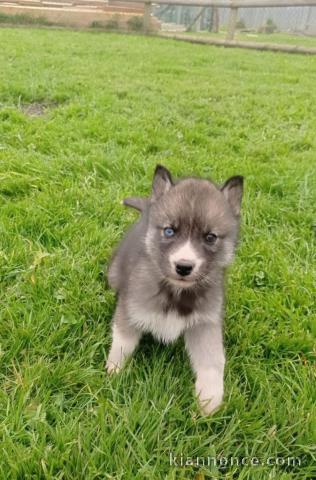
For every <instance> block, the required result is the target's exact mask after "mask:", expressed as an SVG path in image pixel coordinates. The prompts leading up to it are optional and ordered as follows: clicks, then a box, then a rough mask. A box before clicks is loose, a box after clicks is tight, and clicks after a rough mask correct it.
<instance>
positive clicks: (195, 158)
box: [0, 28, 316, 480]
mask: <svg viewBox="0 0 316 480" xmlns="http://www.w3.org/2000/svg"><path fill="white" fill-rule="evenodd" d="M0 43H1V49H0V65H1V68H0V199H1V222H0V229H1V231H0V233H1V235H0V242H1V243H0V280H1V303H0V305H1V306H0V312H1V313H0V315H1V319H0V322H1V323H0V360H1V366H0V378H1V380H0V381H1V393H0V439H1V440H0V445H1V456H0V478H1V480H2V479H4V480H8V479H21V480H24V479H59V480H61V479H67V480H73V479H85V480H90V479H100V480H101V479H115V480H119V479H133V480H134V479H136V480H143V479H148V480H160V479H162V480H164V479H167V480H172V479H174V480H179V479H180V480H182V479H196V480H203V479H205V480H206V479H211V478H214V479H215V478H216V479H224V478H225V479H237V478H238V479H241V480H243V479H249V480H257V479H258V480H265V479H276V480H290V479H295V480H296V479H302V480H303V479H304V480H305V479H312V478H315V476H316V470H315V447H314V445H315V440H316V438H315V427H316V420H315V418H316V412H315V400H316V399H315V375H314V373H315V372H314V370H313V358H314V357H313V353H315V343H314V341H315V330H316V328H315V324H316V322H315V320H316V313H315V304H314V302H315V286H316V285H315V271H316V268H315V267H316V262H315V232H316V226H315V225H316V213H315V202H316V165H315V163H316V162H315V158H316V152H315V148H316V136H315V131H316V116H315V105H316V89H315V78H316V58H315V57H309V56H301V55H293V56H291V55H289V54H281V53H270V52H256V51H246V50H238V49H232V50H231V49H223V48H217V47H210V46H202V45H191V44H186V43H181V42H179V43H177V42H176V41H171V40H165V39H159V38H148V37H142V36H139V37H137V36H124V35H117V34H106V33H93V32H74V31H66V30H39V29H25V28H23V29H21V28H19V29H14V28H12V29H2V30H0ZM157 163H161V164H163V165H166V166H167V167H168V168H170V170H171V171H172V172H173V173H174V174H175V175H176V176H177V175H178V176H182V175H190V174H194V175H201V176H205V177H210V178H213V179H215V180H216V181H218V182H221V181H223V180H225V179H226V178H227V177H229V176H230V175H234V174H241V175H244V176H245V179H246V187H245V197H244V203H243V224H242V233H241V242H240V247H239V250H238V255H237V258H236V261H235V263H234V265H233V266H232V267H231V268H230V272H229V277H228V278H227V305H226V321H225V345H226V353H227V367H226V375H225V383H226V394H225V402H224V404H223V407H222V408H221V409H220V410H219V411H218V412H217V413H216V414H215V415H214V416H213V417H210V418H205V417H202V416H201V415H200V414H199V412H198V406H197V402H196V399H195V398H194V389H193V375H192V372H191V370H190V367H189V361H188V359H187V357H186V354H185V351H184V347H183V342H182V341H179V342H177V343H176V344H175V345H171V346H166V347H165V346H162V345H159V344H158V343H156V342H155V341H153V340H152V339H151V338H150V337H146V338H144V340H143V341H142V343H141V345H140V347H139V349H138V351H137V353H136V355H135V356H134V358H133V359H132V360H131V361H130V362H129V363H128V364H127V366H126V369H125V370H124V371H123V372H122V373H121V374H119V375H118V376H116V377H111V378H109V377H108V376H107V375H106V374H105V371H104V364H105V360H106V356H107V352H108V349H109V346H110V322H111V315H112V313H113V310H114V306H115V296H114V293H113V292H112V291H110V290H109V289H108V288H107V287H106V285H105V278H104V274H103V270H104V266H105V265H106V264H107V262H108V260H109V256H110V254H111V251H112V248H113V247H114V246H115V245H116V244H117V242H118V240H119V239H120V238H121V237H122V235H123V232H124V231H125V230H126V228H127V227H128V225H129V224H130V223H132V222H133V221H134V220H135V219H136V218H137V214H136V212H135V213H134V212H133V211H131V210H128V209H125V208H124V207H122V206H121V204H120V201H121V199H122V198H124V196H127V195H133V194H148V192H149V189H150V183H151V178H152V173H153V170H154V167H155V165H156V164H157ZM181 454H182V455H183V457H184V460H183V462H186V463H190V461H191V460H190V458H191V459H192V461H193V462H195V463H197V462H200V464H199V466H190V465H187V466H183V467H181V466H179V463H180V455H181ZM170 455H171V457H170ZM174 457H177V459H176V460H175V458H174ZM187 457H189V459H188V458H187ZM197 457H203V460H204V462H205V465H204V466H203V465H202V461H197ZM211 457H217V458H218V463H217V465H214V462H213V460H212V459H211ZM231 457H234V460H233V461H232V460H231ZM252 457H256V458H258V463H259V465H257V466H251V465H249V464H248V465H246V463H249V462H250V460H249V459H250V458H252ZM276 457H279V460H278V459H276ZM288 457H295V459H296V460H295V461H292V460H288ZM225 458H226V460H227V465H226V466H225V465H224V464H225V463H226V460H225ZM243 458H244V459H246V460H243V462H244V463H245V465H242V464H241V462H242V459H243ZM209 459H211V460H209ZM220 459H221V462H222V465H220V464H219V461H220ZM269 459H270V460H269ZM238 462H239V465H237V463H238ZM208 463H210V465H208ZM231 463H233V465H231ZM255 463H257V462H255ZM268 463H272V464H271V465H268ZM276 463H278V465H276ZM177 465H178V466H177Z"/></svg>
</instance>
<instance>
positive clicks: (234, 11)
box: [226, 7, 238, 40]
mask: <svg viewBox="0 0 316 480" xmlns="http://www.w3.org/2000/svg"><path fill="white" fill-rule="evenodd" d="M237 17H238V8H237V7H231V8H230V11H229V20H228V30H227V35H226V40H234V36H235V31H236V23H237Z"/></svg>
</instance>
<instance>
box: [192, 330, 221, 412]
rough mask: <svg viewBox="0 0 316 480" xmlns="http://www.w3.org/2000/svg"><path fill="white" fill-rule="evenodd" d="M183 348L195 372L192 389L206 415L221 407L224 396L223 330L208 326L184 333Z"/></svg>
mask: <svg viewBox="0 0 316 480" xmlns="http://www.w3.org/2000/svg"><path fill="white" fill-rule="evenodd" d="M185 345H186V349H187V351H188V353H189V355H190V359H191V364H192V367H193V370H194V372H195V373H196V383H195V390H196V394H197V395H198V397H199V401H200V405H201V408H202V410H203V412H204V413H205V414H206V415H209V414H210V413H212V412H213V411H214V410H215V409H216V408H217V407H219V406H220V404H221V402H222V399H223V394H224V366H225V354H224V346H223V338H222V328H221V325H220V322H219V324H218V325H216V324H213V323H207V324H203V325H196V326H195V327H192V328H190V329H189V330H187V331H186V332H185Z"/></svg>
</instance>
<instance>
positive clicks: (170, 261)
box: [106, 165, 243, 414]
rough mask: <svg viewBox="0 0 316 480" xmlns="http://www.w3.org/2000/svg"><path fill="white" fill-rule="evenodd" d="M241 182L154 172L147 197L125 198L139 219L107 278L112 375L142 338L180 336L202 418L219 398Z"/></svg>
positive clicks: (109, 368)
mask: <svg viewBox="0 0 316 480" xmlns="http://www.w3.org/2000/svg"><path fill="white" fill-rule="evenodd" d="M242 193H243V177H241V176H235V177H231V178H229V179H228V180H227V181H226V182H225V183H224V185H222V186H218V185H216V184H215V183H213V182H211V181H209V180H205V179H200V178H184V179H182V180H179V181H174V180H173V178H172V177H171V174H170V172H169V171H168V170H167V169H166V168H164V167H162V166H160V165H158V166H157V167H156V170H155V174H154V178H153V184H152V193H151V196H150V197H149V198H148V199H146V198H138V197H131V198H128V199H125V201H124V203H125V205H128V206H131V207H133V208H136V209H137V210H139V211H140V212H141V216H140V219H139V221H138V222H137V223H136V224H135V225H134V226H133V227H132V228H131V230H130V231H129V232H128V234H127V235H126V237H125V238H124V239H123V240H122V242H121V244H120V245H119V247H118V249H117V250H116V252H115V253H114V256H113V258H112V261H111V263H110V267H109V272H108V279H109V284H110V286H111V287H112V288H113V289H114V290H116V292H117V293H118V302H117V306H116V310H115V314H114V318H113V323H112V346H111V349H110V353H109V355H108V359H107V364H106V367H107V371H108V372H109V373H113V372H117V371H119V370H120V369H121V368H122V366H123V363H124V360H125V359H126V357H128V356H129V355H131V354H132V353H133V351H134V350H135V348H136V346H137V345H138V343H139V340H140V338H141V336H142V334H143V332H150V333H151V334H152V335H153V336H154V337H155V338H156V339H158V340H160V341H162V342H164V343H168V342H173V341H174V340H176V339H177V338H178V337H179V336H180V335H182V334H183V335H184V340H185V346H186V349H187V352H188V354H189V357H190V360H191V364H192V368H193V370H194V372H195V375H196V384H195V390H196V394H197V396H198V398H199V402H200V405H201V408H202V411H203V412H204V413H205V414H210V413H212V412H213V411H214V410H215V409H216V408H217V407H219V405H220V404H221V402H222V398H223V393H224V384H223V376H224V365H225V354H224V347H223V334H222V324H223V304H224V271H225V268H226V267H227V265H229V264H230V263H231V261H232V259H233V256H234V251H235V247H236V243H237V238H238V231H239V220H240V207H241V200H242Z"/></svg>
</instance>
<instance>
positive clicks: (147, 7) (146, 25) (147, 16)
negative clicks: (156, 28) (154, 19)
mask: <svg viewBox="0 0 316 480" xmlns="http://www.w3.org/2000/svg"><path fill="white" fill-rule="evenodd" d="M150 17H151V1H148V0H147V1H146V2H145V3H144V32H145V33H149V32H150V29H151V25H150Z"/></svg>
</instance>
